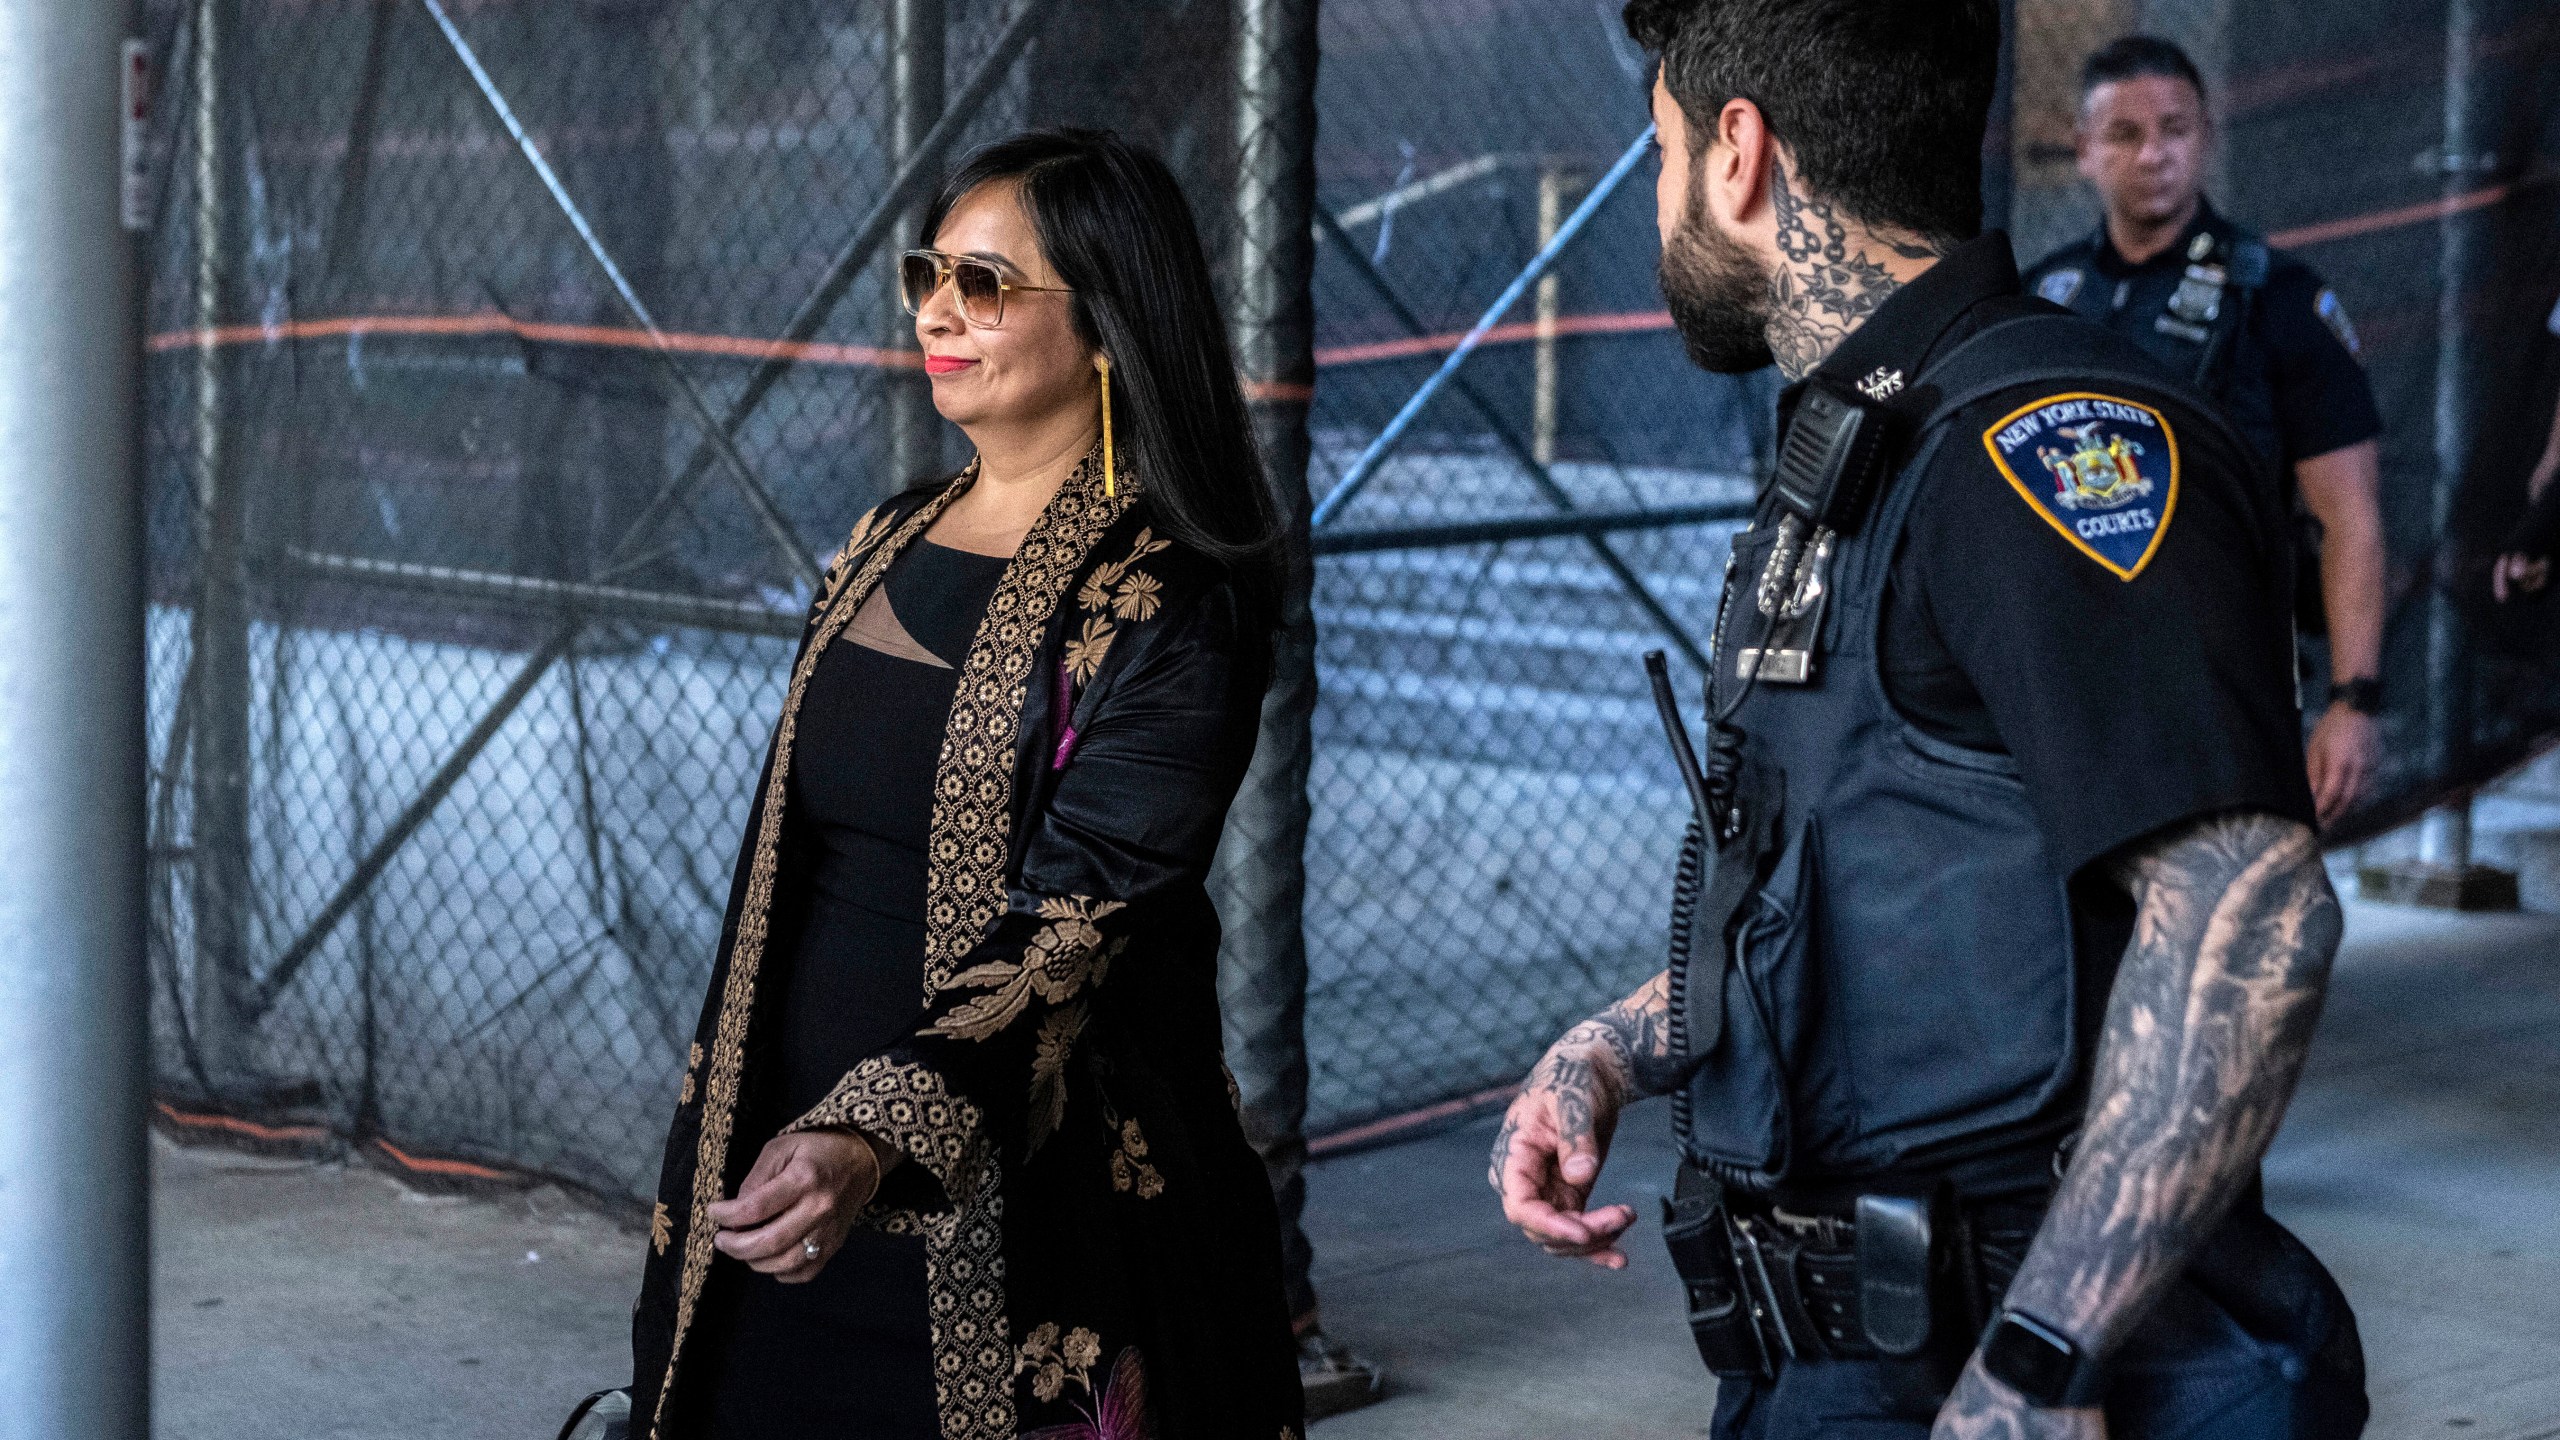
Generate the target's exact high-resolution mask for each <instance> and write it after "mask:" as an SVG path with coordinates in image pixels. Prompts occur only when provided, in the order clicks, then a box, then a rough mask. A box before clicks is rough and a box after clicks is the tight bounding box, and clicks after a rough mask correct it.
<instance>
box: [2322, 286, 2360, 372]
mask: <svg viewBox="0 0 2560 1440" xmlns="http://www.w3.org/2000/svg"><path fill="white" fill-rule="evenodd" d="M2311 310H2312V313H2313V314H2316V315H2318V316H2319V317H2320V323H2321V324H2323V325H2326V326H2328V327H2329V333H2330V334H2332V335H2335V336H2337V337H2338V343H2339V344H2341V345H2344V346H2346V347H2347V353H2348V354H2350V355H2362V354H2363V353H2364V342H2363V341H2361V340H2358V339H2357V338H2356V327H2355V322H2354V321H2351V320H2349V319H2348V318H2347V307H2346V306H2344V305H2342V304H2340V303H2339V302H2338V292H2337V291H2335V290H2332V289H2330V288H2329V287H2328V286H2326V285H2323V286H2321V287H2320V294H2319V296H2318V298H2316V299H2314V300H2313V301H2312V302H2311Z"/></svg>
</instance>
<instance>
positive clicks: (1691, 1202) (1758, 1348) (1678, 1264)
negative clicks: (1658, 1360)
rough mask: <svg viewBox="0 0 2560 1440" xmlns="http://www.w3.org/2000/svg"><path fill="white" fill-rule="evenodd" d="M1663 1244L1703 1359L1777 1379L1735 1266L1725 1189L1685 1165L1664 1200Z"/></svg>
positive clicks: (1728, 1371) (1720, 1369)
mask: <svg viewBox="0 0 2560 1440" xmlns="http://www.w3.org/2000/svg"><path fill="white" fill-rule="evenodd" d="M1662 1243H1663V1244H1664V1245H1665V1246H1666V1247H1668V1248H1669V1249H1670V1251H1671V1268H1672V1269H1673V1270H1675V1271H1677V1272H1678V1273H1679V1276H1680V1286H1681V1290H1682V1293H1683V1294H1684V1295H1685V1296H1686V1297H1687V1300H1688V1309H1689V1336H1690V1338H1691V1339H1693V1340H1695V1341H1696V1342H1697V1345H1698V1358H1699V1359H1701V1360H1703V1361H1705V1362H1706V1365H1707V1368H1708V1369H1709V1370H1711V1371H1713V1372H1715V1373H1716V1374H1718V1375H1722V1376H1735V1377H1739V1376H1753V1377H1757V1378H1760V1379H1764V1380H1765V1379H1771V1378H1774V1377H1775V1376H1776V1375H1777V1373H1778V1370H1777V1363H1776V1357H1774V1356H1772V1355H1771V1354H1770V1353H1769V1351H1768V1349H1767V1347H1766V1346H1765V1345H1763V1344H1762V1341H1761V1331H1760V1326H1759V1325H1758V1323H1757V1322H1756V1321H1755V1318H1754V1317H1753V1315H1752V1314H1751V1310H1750V1307H1749V1305H1748V1304H1747V1303H1746V1301H1745V1298H1744V1293H1743V1287H1742V1280H1741V1275H1740V1273H1739V1272H1738V1271H1737V1270H1736V1269H1735V1266H1734V1251H1733V1233H1732V1228H1731V1226H1730V1225H1729V1224H1728V1222H1727V1219H1726V1216H1725V1209H1724V1189H1723V1187H1722V1186H1720V1185H1718V1184H1716V1182H1715V1181H1713V1180H1711V1179H1709V1178H1708V1177H1707V1176H1706V1174H1705V1173H1703V1172H1701V1171H1699V1170H1697V1169H1696V1168H1694V1167H1692V1166H1688V1165H1682V1166H1681V1167H1680V1173H1679V1176H1678V1178H1677V1179H1676V1180H1675V1181H1674V1182H1673V1184H1672V1191H1671V1196H1670V1198H1668V1199H1666V1200H1664V1201H1663V1202H1662Z"/></svg>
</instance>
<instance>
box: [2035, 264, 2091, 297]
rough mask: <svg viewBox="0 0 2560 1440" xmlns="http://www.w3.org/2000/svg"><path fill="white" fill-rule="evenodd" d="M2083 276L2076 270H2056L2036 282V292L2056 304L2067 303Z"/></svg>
mask: <svg viewBox="0 0 2560 1440" xmlns="http://www.w3.org/2000/svg"><path fill="white" fill-rule="evenodd" d="M2084 278H2085V277H2084V276H2082V275H2081V273H2080V272H2079V271H2077V270H2056V271H2054V272H2053V273H2052V274H2050V275H2047V276H2046V277H2044V278H2043V279H2042V280H2039V281H2037V282H2036V293H2037V294H2038V295H2041V296H2043V297H2044V298H2045V299H2047V300H2050V301H2052V302H2053V303H2054V304H2056V305H2069V304H2070V303H2071V300H2072V297H2073V296H2075V295H2078V294H2079V293H2080V282H2081V280H2082V279H2084Z"/></svg>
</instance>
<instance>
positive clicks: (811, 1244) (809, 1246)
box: [800, 1235, 818, 1260]
mask: <svg viewBox="0 0 2560 1440" xmlns="http://www.w3.org/2000/svg"><path fill="white" fill-rule="evenodd" d="M800 1253H801V1255H803V1256H804V1257H806V1258H808V1259H811V1260H815V1259H817V1258H818V1237H817V1236H815V1235H804V1236H802V1237H800Z"/></svg>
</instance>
